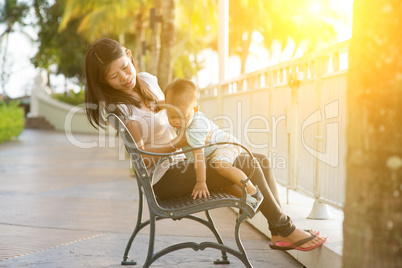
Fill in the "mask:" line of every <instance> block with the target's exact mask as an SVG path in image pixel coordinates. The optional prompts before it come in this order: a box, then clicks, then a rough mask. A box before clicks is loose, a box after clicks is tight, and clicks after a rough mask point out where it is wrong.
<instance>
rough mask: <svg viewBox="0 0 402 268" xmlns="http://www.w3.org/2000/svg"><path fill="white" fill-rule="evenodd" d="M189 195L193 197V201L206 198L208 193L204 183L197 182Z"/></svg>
mask: <svg viewBox="0 0 402 268" xmlns="http://www.w3.org/2000/svg"><path fill="white" fill-rule="evenodd" d="M191 195H192V196H193V199H197V198H202V197H208V196H209V191H208V187H207V184H206V183H205V182H201V181H200V182H198V181H197V183H196V184H195V186H194V189H193V192H192V193H191Z"/></svg>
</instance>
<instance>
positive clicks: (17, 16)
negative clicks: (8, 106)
mask: <svg viewBox="0 0 402 268" xmlns="http://www.w3.org/2000/svg"><path fill="white" fill-rule="evenodd" d="M28 9H29V7H28V5H27V4H25V3H18V1H17V0H6V1H5V3H4V5H3V6H2V8H1V10H0V23H4V24H6V29H5V30H4V32H3V33H1V35H0V44H2V42H3V38H5V45H4V50H3V51H2V53H3V59H2V64H1V87H2V89H3V94H4V95H5V96H7V91H6V87H5V85H6V83H7V80H8V76H9V74H8V73H7V71H6V66H7V50H8V38H9V34H10V33H11V32H13V31H14V28H15V25H16V24H21V25H23V24H24V23H23V19H24V17H25V14H26V13H27V12H28Z"/></svg>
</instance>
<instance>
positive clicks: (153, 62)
mask: <svg viewBox="0 0 402 268" xmlns="http://www.w3.org/2000/svg"><path fill="white" fill-rule="evenodd" d="M154 8H155V13H154V16H155V17H154V18H152V19H153V20H154V21H153V22H152V25H153V27H151V29H150V32H151V37H150V42H149V52H150V55H149V56H150V57H149V69H148V72H149V73H151V74H153V75H155V76H158V61H159V49H160V32H161V31H160V28H161V27H160V23H159V18H160V10H161V0H154Z"/></svg>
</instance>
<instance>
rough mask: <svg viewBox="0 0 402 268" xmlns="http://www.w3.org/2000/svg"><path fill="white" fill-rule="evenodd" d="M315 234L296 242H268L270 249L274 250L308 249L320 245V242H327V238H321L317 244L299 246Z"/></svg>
mask: <svg viewBox="0 0 402 268" xmlns="http://www.w3.org/2000/svg"><path fill="white" fill-rule="evenodd" d="M315 237H316V236H315V235H313V234H312V235H311V236H310V237H307V238H305V239H302V240H299V241H297V242H296V243H293V244H292V243H289V242H282V241H278V242H276V243H269V247H270V248H272V249H276V250H292V249H295V250H300V251H310V250H313V249H316V248H318V247H319V246H321V245H322V244H324V243H325V242H327V238H325V239H323V240H322V241H321V242H320V243H318V244H317V245H314V246H311V247H308V248H302V247H300V246H301V245H303V244H305V243H307V242H309V241H311V240H313V239H314V238H315Z"/></svg>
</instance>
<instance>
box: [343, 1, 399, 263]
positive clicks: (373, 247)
mask: <svg viewBox="0 0 402 268" xmlns="http://www.w3.org/2000/svg"><path fill="white" fill-rule="evenodd" d="M400 14H402V1H401V0H397V1H394V0H383V1H377V0H355V2H354V10H353V32H352V39H351V45H350V50H349V54H350V57H351V64H350V67H349V75H348V91H347V105H348V119H347V121H348V122H349V125H348V129H347V141H348V148H347V151H348V154H347V158H346V161H347V170H346V172H347V173H346V174H347V179H346V202H345V207H344V212H345V219H344V223H343V236H344V246H343V267H345V268H349V267H351V268H352V267H353V268H354V267H368V268H371V267H378V268H384V267H402V186H401V185H402V138H401V137H402V124H401V121H402V77H401V72H402V71H401V70H402V62H401V58H402V46H401V44H402V35H401V34H400V29H401V26H402V22H401V20H400V19H399V18H400Z"/></svg>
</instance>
